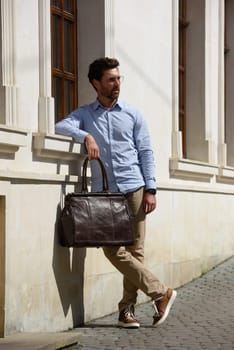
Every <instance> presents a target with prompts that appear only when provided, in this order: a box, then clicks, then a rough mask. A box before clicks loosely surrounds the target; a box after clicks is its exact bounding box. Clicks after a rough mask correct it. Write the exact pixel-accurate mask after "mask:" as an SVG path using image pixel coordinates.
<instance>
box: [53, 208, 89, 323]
mask: <svg viewBox="0 0 234 350" xmlns="http://www.w3.org/2000/svg"><path fill="white" fill-rule="evenodd" d="M61 209H62V208H61V204H59V205H58V207H57V216H56V223H55V234H54V249H53V271H54V275H55V280H56V283H57V287H58V291H59V295H60V300H61V304H62V307H63V312H64V315H65V316H67V314H68V311H69V308H70V307H71V312H72V319H73V327H77V326H79V325H83V324H84V298H83V290H84V263H85V256H86V248H73V249H69V248H65V247H62V246H61V245H60V243H59V234H60V232H59V229H60V225H59V219H60V213H61Z"/></svg>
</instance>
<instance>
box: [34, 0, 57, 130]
mask: <svg viewBox="0 0 234 350" xmlns="http://www.w3.org/2000/svg"><path fill="white" fill-rule="evenodd" d="M38 13H39V14H38V16H39V94H40V96H39V102H38V105H39V106H38V117H39V120H38V128H39V132H45V133H54V99H53V98H52V97H51V40H50V1H48V0H40V1H38Z"/></svg>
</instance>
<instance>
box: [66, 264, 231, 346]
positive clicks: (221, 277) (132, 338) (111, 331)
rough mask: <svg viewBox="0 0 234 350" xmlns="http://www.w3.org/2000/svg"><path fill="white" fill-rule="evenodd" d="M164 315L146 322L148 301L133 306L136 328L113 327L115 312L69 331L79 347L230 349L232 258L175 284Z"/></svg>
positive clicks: (150, 310) (148, 312) (149, 309)
mask: <svg viewBox="0 0 234 350" xmlns="http://www.w3.org/2000/svg"><path fill="white" fill-rule="evenodd" d="M177 291H178V296H177V298H176V301H175V303H174V305H173V308H172V310H171V312H170V314H169V316H168V319H167V320H166V321H165V323H163V324H162V325H160V326H158V327H157V328H153V327H152V326H151V322H152V314H153V309H152V304H151V303H146V304H143V305H139V306H138V307H137V308H136V316H137V318H138V319H139V320H140V322H141V327H140V328H139V329H138V330H137V329H132V330H126V329H120V328H117V327H116V321H117V317H118V315H117V313H114V314H112V315H110V316H107V317H104V318H101V319H98V320H95V321H92V322H90V323H87V324H86V325H85V327H82V328H78V329H76V330H73V331H72V333H73V332H77V333H79V334H80V335H81V338H80V339H81V340H80V343H81V344H80V345H79V346H76V347H74V348H73V349H77V350H78V349H79V350H130V349H131V350H143V349H144V350H145V349H147V350H164V349H171V350H183V349H186V350H190V349H192V350H200V349H212V350H218V349H219V350H233V349H234V257H233V258H231V259H229V260H228V261H226V262H224V263H223V264H221V265H219V266H218V267H216V268H215V269H213V270H212V271H210V272H208V273H207V274H205V275H204V276H202V277H200V278H198V279H197V280H195V281H193V282H191V283H188V284H187V285H185V286H183V287H181V288H179V289H178V290H177Z"/></svg>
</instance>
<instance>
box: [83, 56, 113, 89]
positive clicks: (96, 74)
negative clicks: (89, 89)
mask: <svg viewBox="0 0 234 350" xmlns="http://www.w3.org/2000/svg"><path fill="white" fill-rule="evenodd" d="M118 66H119V61H118V60H117V59H116V58H109V57H101V58H98V59H96V60H95V61H93V62H92V63H91V64H90V65H89V73H88V78H89V82H90V83H91V84H92V81H93V79H96V80H99V81H100V80H101V78H102V76H103V73H104V71H106V70H108V69H113V68H117V67H118Z"/></svg>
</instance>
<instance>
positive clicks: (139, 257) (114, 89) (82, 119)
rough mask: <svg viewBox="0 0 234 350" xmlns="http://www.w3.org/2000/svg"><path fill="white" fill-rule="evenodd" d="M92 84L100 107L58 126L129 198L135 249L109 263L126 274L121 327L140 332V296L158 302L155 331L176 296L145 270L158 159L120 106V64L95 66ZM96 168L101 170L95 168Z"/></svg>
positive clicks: (135, 116) (139, 124)
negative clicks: (102, 166) (147, 221)
mask: <svg viewBox="0 0 234 350" xmlns="http://www.w3.org/2000/svg"><path fill="white" fill-rule="evenodd" d="M88 78H89V81H90V83H91V84H92V86H93V87H94V89H95V90H96V92H97V99H96V101H95V102H93V103H91V104H89V105H85V106H82V107H80V108H78V109H77V110H75V111H73V112H72V113H71V114H70V115H69V116H68V117H67V118H65V119H64V120H62V121H60V122H59V123H57V124H56V132H57V133H58V134H62V135H66V136H71V137H73V138H74V140H75V141H77V142H79V143H84V144H85V146H86V149H87V152H88V158H89V159H90V160H91V159H97V158H98V157H100V158H101V159H102V161H103V163H104V164H105V167H106V171H107V175H108V180H109V188H110V190H111V191H112V192H119V191H120V192H124V193H125V194H126V198H127V200H128V204H129V206H130V208H131V210H132V213H133V217H134V230H135V237H136V240H135V243H134V245H133V246H130V247H104V248H103V251H104V254H105V256H106V257H107V258H108V259H109V261H110V262H111V263H112V264H113V265H114V266H115V267H116V268H117V269H118V270H119V271H120V272H121V273H122V274H123V297H122V299H121V301H120V302H119V320H118V325H119V326H120V327H124V328H138V327H139V326H140V323H139V321H138V320H137V319H136V317H135V315H134V305H135V304H136V300H137V291H138V289H141V290H142V291H143V292H144V293H145V294H146V295H148V296H149V297H151V299H152V300H153V306H154V308H155V314H154V316H153V325H154V326H157V325H159V324H161V323H162V322H164V321H165V319H166V318H167V316H168V313H169V311H170V308H171V306H172V304H173V302H174V300H175V298H176V291H175V290H172V289H170V288H167V287H166V286H165V285H164V284H162V283H161V282H160V281H159V280H158V279H157V278H156V277H155V276H154V275H153V274H152V273H151V272H150V271H148V270H147V269H146V268H145V267H144V265H143V261H144V239H145V217H146V215H147V214H149V213H151V212H152V211H153V210H154V209H155V208H156V182H155V178H154V158H153V151H152V148H151V144H150V137H149V132H148V130H147V126H146V122H145V120H144V118H143V116H142V115H141V113H139V112H138V111H137V110H136V109H135V108H133V107H132V106H129V105H128V104H126V103H124V102H123V101H121V100H119V93H120V84H121V76H120V75H119V62H118V60H116V59H114V58H108V57H105V58H100V59H97V60H95V61H94V62H93V63H91V64H90V66H89V73H88ZM96 163H97V162H91V173H92V191H100V190H101V189H102V182H101V176H100V173H99V172H98V171H99V167H98V164H96ZM95 164H96V165H95Z"/></svg>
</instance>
